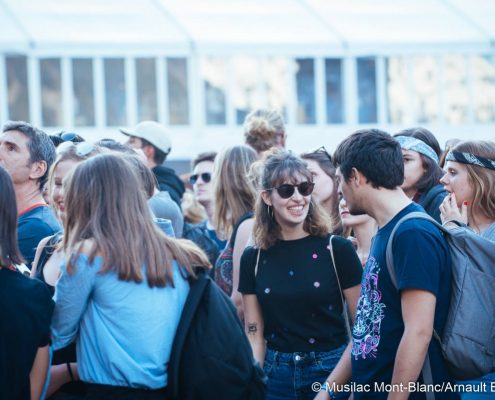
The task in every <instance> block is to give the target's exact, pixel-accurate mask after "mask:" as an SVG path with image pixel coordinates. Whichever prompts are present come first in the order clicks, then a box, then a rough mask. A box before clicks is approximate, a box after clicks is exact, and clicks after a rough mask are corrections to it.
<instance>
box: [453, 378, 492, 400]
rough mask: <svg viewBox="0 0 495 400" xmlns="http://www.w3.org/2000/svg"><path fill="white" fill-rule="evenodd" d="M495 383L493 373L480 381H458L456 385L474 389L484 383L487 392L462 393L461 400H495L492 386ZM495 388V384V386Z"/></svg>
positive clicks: (479, 379)
mask: <svg viewBox="0 0 495 400" xmlns="http://www.w3.org/2000/svg"><path fill="white" fill-rule="evenodd" d="M493 382H495V373H491V374H488V375H485V376H482V377H481V378H478V379H472V380H469V381H458V382H456V383H462V384H468V385H473V386H474V387H480V384H482V383H484V384H485V385H484V387H485V388H486V390H485V391H482V392H480V393H468V392H466V393H461V400H489V399H495V391H492V390H491V385H492V384H493ZM494 387H495V384H494Z"/></svg>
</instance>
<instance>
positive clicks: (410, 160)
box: [394, 128, 447, 222]
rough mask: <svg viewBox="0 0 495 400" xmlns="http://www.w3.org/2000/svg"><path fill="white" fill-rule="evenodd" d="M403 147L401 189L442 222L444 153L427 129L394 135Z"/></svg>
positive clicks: (444, 194) (409, 130)
mask: <svg viewBox="0 0 495 400" xmlns="http://www.w3.org/2000/svg"><path fill="white" fill-rule="evenodd" d="M394 137H395V139H396V140H397V141H398V142H399V143H400V145H401V148H402V156H403V159H404V183H403V184H402V186H401V188H402V190H403V191H404V193H405V194H406V196H407V197H409V198H410V199H411V200H413V201H414V202H416V203H418V204H419V205H420V206H422V207H423V208H424V209H425V211H426V212H427V214H429V215H430V216H431V217H433V218H434V219H435V220H437V221H438V222H440V210H439V207H440V204H442V201H443V199H444V198H445V196H446V195H447V192H446V191H445V190H444V188H443V186H442V185H441V184H440V178H441V177H442V175H443V171H442V169H441V168H440V166H439V165H438V163H439V157H440V155H441V153H442V151H441V149H440V145H439V144H438V140H437V139H436V138H435V136H433V134H432V133H431V132H430V131H429V130H427V129H425V128H410V129H406V130H403V131H401V132H399V133H396V134H395V135H394Z"/></svg>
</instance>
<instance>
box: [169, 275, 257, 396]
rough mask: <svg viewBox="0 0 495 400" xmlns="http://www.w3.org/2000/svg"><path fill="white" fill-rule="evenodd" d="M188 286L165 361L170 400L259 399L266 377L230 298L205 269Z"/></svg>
mask: <svg viewBox="0 0 495 400" xmlns="http://www.w3.org/2000/svg"><path fill="white" fill-rule="evenodd" d="M190 285H191V289H190V292H189V295H188V297H187V300H186V304H185V305H184V309H183V311H182V315H181V319H180V321H179V326H178V328H177V332H176V334H175V338H174V342H173V345H172V353H171V355H170V362H169V365H168V385H167V390H168V393H169V397H170V399H171V400H212V399H215V400H222V399H225V400H233V399H235V400H264V399H265V388H266V378H265V376H264V373H263V370H262V369H261V368H260V366H259V364H258V363H257V362H255V360H254V358H253V353H252V350H251V346H250V344H249V341H248V339H247V337H246V334H245V333H244V329H243V326H242V323H241V321H240V320H239V318H238V316H237V311H236V309H235V307H234V305H233V304H232V302H231V300H230V299H229V298H228V297H227V296H226V295H225V293H223V291H222V290H221V289H220V288H219V287H218V286H217V285H216V284H215V283H214V282H213V281H212V280H211V278H210V277H209V276H208V275H207V274H205V273H201V274H199V276H198V279H195V280H193V279H190Z"/></svg>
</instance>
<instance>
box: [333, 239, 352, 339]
mask: <svg viewBox="0 0 495 400" xmlns="http://www.w3.org/2000/svg"><path fill="white" fill-rule="evenodd" d="M334 236H335V235H331V236H330V239H329V240H328V250H330V257H332V264H333V269H334V271H335V276H336V277H337V284H338V285H339V293H340V300H341V301H342V311H344V320H345V329H346V331H347V337H348V339H349V340H351V339H352V330H351V321H350V318H349V312H348V310H347V306H346V303H345V297H344V293H343V292H342V285H341V284H340V278H339V273H338V271H337V263H336V262H335V256H334V254H333V244H332V239H333V237H334Z"/></svg>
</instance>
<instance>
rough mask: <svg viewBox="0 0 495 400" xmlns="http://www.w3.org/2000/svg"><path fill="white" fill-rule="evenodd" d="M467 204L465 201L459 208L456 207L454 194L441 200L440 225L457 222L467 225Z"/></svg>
mask: <svg viewBox="0 0 495 400" xmlns="http://www.w3.org/2000/svg"><path fill="white" fill-rule="evenodd" d="M467 206H468V203H467V201H465V202H464V203H462V206H461V208H460V209H459V208H458V207H457V199H456V198H455V194H454V193H450V194H448V195H447V197H445V199H443V202H442V204H441V205H440V218H441V220H442V223H443V224H445V223H446V222H449V221H459V222H462V223H464V224H467V223H468V212H467Z"/></svg>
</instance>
